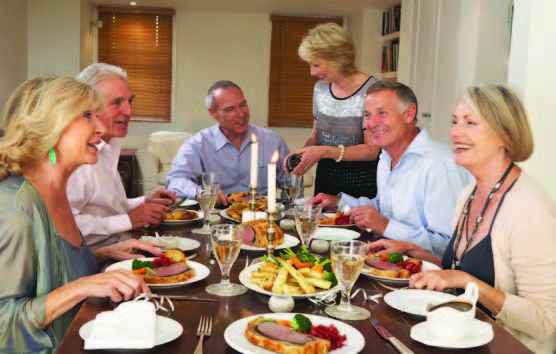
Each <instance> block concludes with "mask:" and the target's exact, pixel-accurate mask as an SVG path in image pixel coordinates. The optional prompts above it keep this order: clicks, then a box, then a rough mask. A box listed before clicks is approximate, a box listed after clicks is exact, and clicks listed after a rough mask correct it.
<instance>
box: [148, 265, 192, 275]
mask: <svg viewBox="0 0 556 354" xmlns="http://www.w3.org/2000/svg"><path fill="white" fill-rule="evenodd" d="M188 270H189V267H188V266H186V265H183V264H178V263H176V264H172V265H171V266H168V267H159V268H155V269H154V272H155V273H156V275H157V276H159V277H171V276H173V275H178V274H181V273H184V272H187V271H188Z"/></svg>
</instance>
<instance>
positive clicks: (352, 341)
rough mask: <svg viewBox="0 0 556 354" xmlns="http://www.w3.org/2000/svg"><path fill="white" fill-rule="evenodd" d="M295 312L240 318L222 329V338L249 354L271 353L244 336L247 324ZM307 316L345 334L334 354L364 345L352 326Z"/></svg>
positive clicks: (285, 317) (286, 317) (356, 350)
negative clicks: (263, 318)
mask: <svg viewBox="0 0 556 354" xmlns="http://www.w3.org/2000/svg"><path fill="white" fill-rule="evenodd" d="M294 315H295V314H293V313H265V314H261V315H255V316H251V317H246V318H242V319H240V320H237V321H235V322H233V323H231V324H230V325H229V326H228V327H227V328H226V330H225V331H224V340H225V341H226V343H228V345H229V346H230V347H232V348H234V349H235V350H237V351H238V352H240V353H251V354H271V353H274V352H273V351H270V350H267V349H264V348H262V347H259V346H256V345H254V344H253V343H251V342H250V341H249V340H248V339H247V338H246V337H245V330H246V329H247V324H248V323H249V322H251V321H253V320H254V319H255V318H257V317H270V318H274V319H277V320H291V319H292V318H293V316H294ZM303 315H305V316H307V317H308V318H309V319H310V320H311V322H312V323H313V325H324V326H330V325H334V326H336V328H338V331H339V332H340V334H342V335H345V336H346V341H345V342H344V346H343V347H342V348H340V349H336V350H334V351H333V352H331V353H334V354H355V353H359V352H360V351H361V350H362V349H363V348H364V347H365V338H364V337H363V335H362V334H361V332H359V331H358V330H357V329H355V328H353V327H352V326H350V325H348V324H346V323H344V322H341V321H338V320H333V319H331V318H327V317H322V316H315V315H308V314H303Z"/></svg>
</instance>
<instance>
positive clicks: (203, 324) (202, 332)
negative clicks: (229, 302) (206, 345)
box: [193, 316, 212, 354]
mask: <svg viewBox="0 0 556 354" xmlns="http://www.w3.org/2000/svg"><path fill="white" fill-rule="evenodd" d="M211 332H212V317H208V316H207V317H203V316H201V319H200V320H199V328H197V335H198V336H200V337H199V343H198V344H197V348H195V353H193V354H203V338H204V337H205V336H210V333H211Z"/></svg>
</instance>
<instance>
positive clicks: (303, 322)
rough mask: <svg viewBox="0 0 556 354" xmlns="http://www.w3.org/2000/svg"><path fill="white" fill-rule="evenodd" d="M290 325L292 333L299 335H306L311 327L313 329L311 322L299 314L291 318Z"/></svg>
mask: <svg viewBox="0 0 556 354" xmlns="http://www.w3.org/2000/svg"><path fill="white" fill-rule="evenodd" d="M290 325H291V326H292V328H293V330H294V331H296V332H301V333H308V332H310V331H311V327H313V324H312V323H311V320H310V319H308V318H307V317H306V316H303V315H302V314H300V313H298V314H296V315H295V316H293V318H292V320H291V322H290Z"/></svg>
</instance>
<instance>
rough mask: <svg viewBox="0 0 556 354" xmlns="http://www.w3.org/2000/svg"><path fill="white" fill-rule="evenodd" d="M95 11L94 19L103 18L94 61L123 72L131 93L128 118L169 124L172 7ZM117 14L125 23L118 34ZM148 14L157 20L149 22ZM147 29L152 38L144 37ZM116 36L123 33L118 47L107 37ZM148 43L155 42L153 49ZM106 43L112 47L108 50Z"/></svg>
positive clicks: (173, 48)
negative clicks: (115, 29)
mask: <svg viewBox="0 0 556 354" xmlns="http://www.w3.org/2000/svg"><path fill="white" fill-rule="evenodd" d="M97 12H98V18H99V19H100V20H103V26H102V28H100V29H99V30H98V31H97V39H96V45H97V61H98V62H104V63H108V64H113V65H116V66H120V67H122V68H123V69H124V70H126V71H127V74H128V80H129V83H130V86H131V89H132V91H133V93H134V95H135V99H134V105H133V115H132V118H131V119H132V120H134V121H146V122H157V123H171V122H172V120H173V117H174V103H175V65H176V46H175V40H176V31H175V10H174V9H169V8H145V7H141V8H137V7H134V8H129V7H112V6H98V7H97ZM130 15H131V16H133V15H139V16H141V18H139V19H140V21H142V22H139V23H138V24H137V25H135V24H132V23H131V21H132V19H131V18H130ZM118 16H122V17H123V19H122V20H121V23H122V24H123V23H125V25H126V26H127V27H126V28H125V30H124V31H123V32H120V33H117V32H116V31H114V28H113V26H114V24H117V18H118ZM148 16H158V17H157V19H158V22H157V19H153V21H155V22H151V21H150V20H149V19H148ZM113 21H116V22H113ZM151 31H152V34H153V37H151V38H148V39H145V38H146V36H147V35H150V34H151ZM117 35H120V36H124V38H125V40H126V42H125V44H123V45H120V48H117V47H116V46H114V39H112V40H110V36H112V38H115V36H117ZM154 41H156V42H154ZM130 43H133V44H132V45H130ZM159 43H160V44H159ZM151 44H155V46H156V48H155V47H154V46H151ZM110 45H112V48H116V49H112V50H111V48H110ZM159 45H160V47H159ZM118 50H120V52H119V53H118V52H117V51H118ZM137 52H139V54H137ZM118 54H120V56H118ZM138 58H140V60H138ZM157 97H158V98H157Z"/></svg>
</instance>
